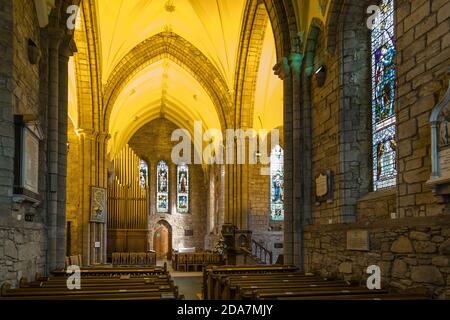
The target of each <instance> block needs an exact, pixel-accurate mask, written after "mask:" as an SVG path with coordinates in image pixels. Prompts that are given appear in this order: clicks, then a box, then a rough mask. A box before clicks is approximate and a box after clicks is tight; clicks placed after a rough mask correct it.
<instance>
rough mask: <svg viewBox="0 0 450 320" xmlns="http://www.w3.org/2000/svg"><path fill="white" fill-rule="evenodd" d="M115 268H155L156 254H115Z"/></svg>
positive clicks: (113, 256)
mask: <svg viewBox="0 0 450 320" xmlns="http://www.w3.org/2000/svg"><path fill="white" fill-rule="evenodd" d="M111 259H112V264H113V265H114V266H155V265H156V253H155V252H113V253H112V255H111Z"/></svg>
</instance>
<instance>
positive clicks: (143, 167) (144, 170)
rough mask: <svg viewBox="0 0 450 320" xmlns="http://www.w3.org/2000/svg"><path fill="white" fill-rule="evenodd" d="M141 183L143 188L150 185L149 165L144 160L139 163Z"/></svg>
mask: <svg viewBox="0 0 450 320" xmlns="http://www.w3.org/2000/svg"><path fill="white" fill-rule="evenodd" d="M139 184H140V185H141V188H142V189H145V188H147V186H148V165H147V162H145V161H144V160H141V161H140V163H139Z"/></svg>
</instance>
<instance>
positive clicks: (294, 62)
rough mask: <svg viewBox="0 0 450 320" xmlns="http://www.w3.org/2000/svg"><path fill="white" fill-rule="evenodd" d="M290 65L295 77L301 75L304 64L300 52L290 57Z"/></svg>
mask: <svg viewBox="0 0 450 320" xmlns="http://www.w3.org/2000/svg"><path fill="white" fill-rule="evenodd" d="M289 63H290V66H291V71H292V73H293V74H295V75H299V74H300V72H301V68H302V63H303V54H302V53H298V52H293V53H291V54H290V56H289Z"/></svg>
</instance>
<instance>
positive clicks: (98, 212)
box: [91, 187, 107, 223]
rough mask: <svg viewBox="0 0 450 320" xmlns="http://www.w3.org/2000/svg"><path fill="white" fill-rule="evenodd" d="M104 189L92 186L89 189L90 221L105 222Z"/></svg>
mask: <svg viewBox="0 0 450 320" xmlns="http://www.w3.org/2000/svg"><path fill="white" fill-rule="evenodd" d="M106 211H107V202H106V189H104V188H98V187H92V189H91V222H99V223H105V222H106Z"/></svg>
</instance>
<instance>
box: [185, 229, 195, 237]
mask: <svg viewBox="0 0 450 320" xmlns="http://www.w3.org/2000/svg"><path fill="white" fill-rule="evenodd" d="M193 235H194V230H184V236H185V237H192V236H193Z"/></svg>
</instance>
